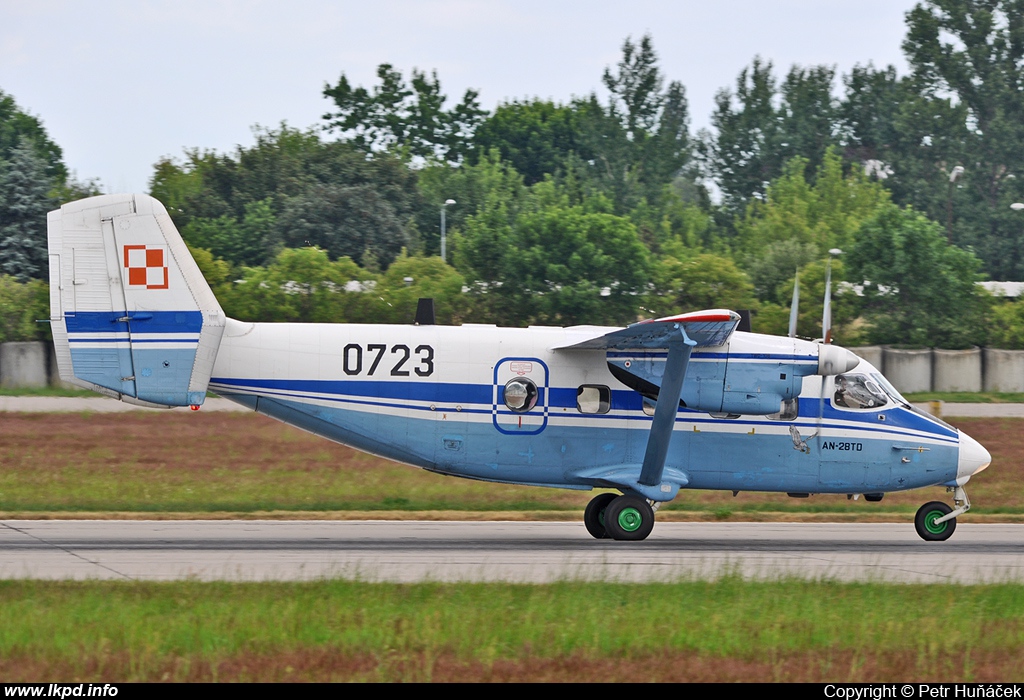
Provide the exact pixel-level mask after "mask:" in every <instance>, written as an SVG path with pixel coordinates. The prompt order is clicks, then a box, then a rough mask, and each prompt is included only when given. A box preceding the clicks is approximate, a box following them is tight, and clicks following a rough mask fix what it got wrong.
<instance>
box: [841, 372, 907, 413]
mask: <svg viewBox="0 0 1024 700" xmlns="http://www.w3.org/2000/svg"><path fill="white" fill-rule="evenodd" d="M893 391H895V389H894V390H893ZM835 402H836V406H842V407H843V408H860V409H865V408H881V407H882V406H884V405H885V404H887V403H888V402H889V398H888V397H887V396H886V393H885V392H884V391H883V390H882V388H881V387H880V386H879V385H878V382H877V381H876V380H875V379H874V378H873V377H869V376H867V375H864V374H840V375H838V376H837V377H836V393H835Z"/></svg>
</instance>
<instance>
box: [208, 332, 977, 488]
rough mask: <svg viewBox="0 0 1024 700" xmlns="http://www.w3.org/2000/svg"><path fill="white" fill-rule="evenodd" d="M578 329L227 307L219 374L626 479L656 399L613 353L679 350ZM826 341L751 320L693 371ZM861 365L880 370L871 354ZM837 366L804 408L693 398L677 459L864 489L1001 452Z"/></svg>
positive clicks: (718, 474) (433, 454)
mask: <svg viewBox="0 0 1024 700" xmlns="http://www.w3.org/2000/svg"><path fill="white" fill-rule="evenodd" d="M608 330H612V329H608ZM574 333H578V331H576V329H572V328H547V327H543V328H537V327H534V328H528V329H510V328H497V327H494V326H475V325H474V326H461V327H445V326H385V325H357V324H345V325H330V324H261V323H241V322H235V321H230V320H229V321H228V325H227V328H226V330H225V333H224V337H223V340H222V342H221V347H220V350H219V353H218V355H217V361H216V364H215V366H214V371H213V377H212V380H211V384H210V388H211V389H212V390H213V391H216V392H217V393H219V394H221V395H223V396H225V397H228V398H231V399H233V400H235V401H238V402H239V403H242V404H245V405H247V406H250V407H252V408H253V409H255V410H257V411H259V412H261V413H265V414H267V415H269V416H272V417H274V418H278V419H280V420H283V421H286V422H288V423H292V424H294V425H297V426H299V427H301V428H304V429H306V430H309V431H310V432H313V433H316V434H318V435H321V436H323V437H326V438H328V439H331V440H334V441H337V442H341V443H344V444H347V445H351V446H353V447H356V448H358V449H361V450H365V451H367V452H370V453H373V454H377V455H380V456H383V457H387V458H389V459H394V460H397V461H400V462H405V463H407V464H412V465H415V466H418V467H422V468H424V469H429V470H431V471H436V472H440V473H444V474H451V475H456V476H463V477H469V478H473V479H484V480H488V481H500V482H508V483H521V484H534V485H541V486H554V487H562V488H581V489H588V488H592V487H594V486H612V485H613V484H611V483H603V482H602V479H601V478H600V475H601V474H602V473H604V472H605V471H606V470H608V469H612V468H616V467H620V466H621V465H628V464H639V463H641V462H642V461H643V457H644V451H645V449H646V446H647V441H648V434H649V432H650V428H651V422H652V420H653V417H652V414H653V411H652V410H651V409H652V405H653V404H652V402H651V401H649V400H647V399H645V398H644V396H643V395H641V393H640V392H638V391H636V390H634V389H632V388H629V387H627V386H624V385H623V384H622V383H621V382H620V381H619V380H618V379H616V377H615V376H613V374H612V372H611V370H610V369H609V363H614V364H618V365H622V364H626V365H630V366H636V365H641V364H644V363H653V364H655V365H656V364H657V363H658V362H659V361H660V362H662V363H664V360H665V356H666V352H665V351H620V352H612V351H608V352H607V353H606V352H604V351H594V350H584V351H575V352H566V351H564V350H552V348H554V347H558V346H562V345H564V344H565V343H566V342H567V340H569V339H571V337H572V336H573V334H574ZM786 346H788V349H787V347H786ZM814 346H815V344H814V343H809V342H807V341H800V340H791V339H780V338H774V337H770V336H760V335H756V334H746V333H740V332H737V333H734V334H733V335H732V337H731V339H730V340H729V343H728V345H727V346H723V347H718V348H702V349H698V350H695V351H694V352H693V354H692V356H691V359H690V372H689V375H693V376H697V377H699V376H700V368H701V365H702V364H706V365H708V366H709V367H712V366H714V367H718V366H721V365H722V364H723V363H722V359H723V357H726V356H727V357H728V371H729V372H730V373H732V372H736V373H737V374H740V373H742V372H743V371H750V372H758V373H763V372H764V371H765V368H766V367H770V368H771V369H774V368H776V367H782V368H786V367H787V366H789V365H792V364H794V363H800V362H804V363H807V364H810V365H816V364H817V362H818V357H817V352H816V351H814V350H815V348H814ZM801 349H803V352H801ZM772 350H775V352H772ZM812 351H814V352H812ZM854 372H863V373H867V374H877V370H876V369H875V368H873V367H871V366H870V365H869V364H868V363H867V362H865V361H862V362H861V364H860V365H858V366H857V368H856V369H855V370H854ZM517 376H523V377H527V378H530V379H532V380H533V381H534V383H535V384H536V386H537V387H538V396H537V401H536V404H535V405H534V406H533V407H532V408H531V409H530V410H528V411H526V412H515V411H512V410H510V409H509V408H508V407H507V406H506V404H505V401H504V396H503V391H504V387H505V385H506V384H507V383H508V381H509V380H510V379H511V378H514V377H517ZM830 379H831V378H830V377H825V378H823V377H821V376H816V375H811V376H804V377H798V378H797V380H798V381H799V382H800V384H801V386H800V391H799V395H798V398H797V404H798V408H797V411H796V415H784V414H783V415H780V414H782V413H783V412H781V411H780V413H779V414H775V415H771V416H764V415H736V414H722V413H716V414H714V415H712V414H710V413H707V412H703V411H697V410H693V409H689V408H680V410H679V413H678V415H677V416H676V420H675V428H674V430H673V432H672V438H671V441H670V446H669V453H668V457H667V459H666V463H665V464H666V469H673V470H678V471H679V472H682V473H683V474H684V475H685V476H686V479H687V483H686V484H685V486H686V487H687V488H694V489H724V490H736V491H747V490H751V491H780V492H789V493H857V494H859V493H884V492H887V491H898V490H904V489H912V488H919V487H922V486H931V485H937V484H949V485H952V484H953V483H954V482H957V481H958V480H965V479H966V478H967V477H969V476H971V474H973V473H974V472H973V471H972V470H973V469H974V468H976V467H978V466H981V465H980V463H979V462H980V461H987V460H982V455H980V454H974V452H977V451H978V450H979V449H982V448H980V446H977V443H976V442H974V441H973V440H971V439H970V438H969V437H967V436H965V435H963V434H962V433H960V432H959V431H957V430H956V429H954V428H952V427H950V426H949V425H946V424H945V423H943V422H941V421H939V420H937V419H935V418H933V417H931V416H927V415H924V414H922V413H919V412H917V411H915V410H913V409H912V408H910V407H909V406H908V405H907V404H905V403H901V402H900V401H899V397H898V395H896V396H887V401H886V403H885V404H884V405H883V406H878V407H875V408H871V409H864V408H861V409H855V408H849V407H841V406H837V405H836V402H835V398H834V395H833V392H831V391H827V390H826V394H825V396H824V399H822V391H821V386H822V381H825V382H826V385H828V383H829V380H830ZM691 383H692V382H691ZM584 387H586V388H587V389H589V390H590V392H591V393H593V394H594V395H595V396H597V395H598V394H599V392H601V391H603V390H607V392H608V396H609V399H610V400H609V401H608V402H607V405H606V406H602V405H600V401H599V399H598V400H597V401H595V402H593V403H592V404H591V405H587V404H586V403H584V402H581V401H580V400H579V399H580V396H581V388H584ZM685 395H686V392H685V391H684V402H685ZM584 411H586V412H584ZM794 430H795V431H796V434H797V435H799V436H800V437H801V438H802V441H803V442H804V445H805V446H804V447H803V448H802V449H801V447H800V446H799V445H798V444H797V441H795V440H794V432H793V431H794ZM812 436H813V438H812ZM809 438H810V439H809ZM962 449H963V450H964V451H965V452H966V453H967V454H966V455H965V459H963V460H961V450H962Z"/></svg>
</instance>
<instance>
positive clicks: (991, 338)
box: [988, 300, 1024, 350]
mask: <svg viewBox="0 0 1024 700" xmlns="http://www.w3.org/2000/svg"><path fill="white" fill-rule="evenodd" d="M988 344H989V346H990V347H993V348H1004V349H1006V350H1024V300H1017V301H1013V302H1006V303H997V304H995V305H994V307H993V308H992V323H991V325H990V326H989V331H988Z"/></svg>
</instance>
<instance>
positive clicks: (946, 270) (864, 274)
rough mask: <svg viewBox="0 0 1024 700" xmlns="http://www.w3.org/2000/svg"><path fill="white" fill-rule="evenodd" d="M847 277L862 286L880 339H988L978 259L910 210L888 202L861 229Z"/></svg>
mask: <svg viewBox="0 0 1024 700" xmlns="http://www.w3.org/2000/svg"><path fill="white" fill-rule="evenodd" d="M847 264H848V266H849V272H848V274H847V279H849V280H851V281H854V282H855V283H857V284H862V285H863V289H864V312H865V318H866V319H867V320H868V322H869V323H870V328H869V330H868V335H869V338H870V340H871V341H872V342H875V343H892V344H903V345H916V346H924V347H943V348H963V347H969V346H971V345H980V344H983V343H984V342H985V325H986V313H987V310H988V305H989V303H990V299H991V298H990V297H989V296H988V293H987V292H985V290H984V289H982V288H981V287H979V286H978V285H977V284H975V283H976V282H977V281H978V279H979V275H978V270H979V269H980V267H981V261H980V260H979V259H978V258H977V257H975V256H974V254H973V253H970V252H968V251H965V250H961V249H960V248H957V247H955V246H951V245H949V244H948V243H947V242H946V236H945V233H944V232H943V230H942V227H941V226H940V225H938V224H936V223H935V222H932V221H929V220H928V219H926V218H925V217H924V216H922V215H921V214H919V213H918V212H916V211H914V210H912V209H909V208H907V209H900V208H899V207H897V206H896V205H894V204H890V205H887V206H885V207H883V208H882V209H881V210H880V211H879V212H878V213H877V214H876V215H875V216H874V217H873V218H872V219H870V220H869V221H867V222H866V223H865V224H864V226H863V228H862V229H861V231H860V233H859V235H858V237H857V243H856V244H855V245H854V246H853V248H852V249H851V250H850V252H849V256H848V259H847Z"/></svg>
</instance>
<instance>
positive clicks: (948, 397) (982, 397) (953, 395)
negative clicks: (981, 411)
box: [905, 391, 1024, 403]
mask: <svg viewBox="0 0 1024 700" xmlns="http://www.w3.org/2000/svg"><path fill="white" fill-rule="evenodd" d="M905 397H906V399H907V400H908V401H910V402H911V403H924V402H925V401H945V402H947V403H1024V394H1020V393H1004V394H1000V393H997V392H994V391H978V392H974V391H927V392H919V393H916V394H906V395H905Z"/></svg>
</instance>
